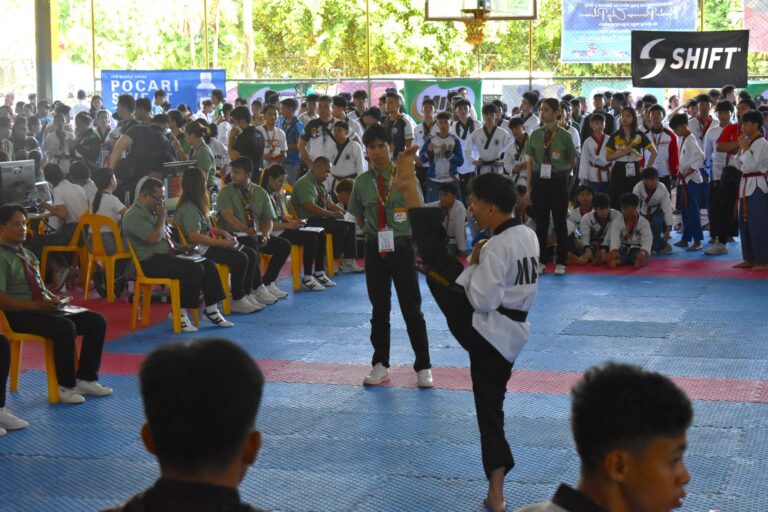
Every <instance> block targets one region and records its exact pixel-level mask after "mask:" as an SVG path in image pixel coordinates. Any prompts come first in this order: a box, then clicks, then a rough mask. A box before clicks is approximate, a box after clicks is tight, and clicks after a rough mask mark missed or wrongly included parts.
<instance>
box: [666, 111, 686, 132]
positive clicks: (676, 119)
mask: <svg viewBox="0 0 768 512" xmlns="http://www.w3.org/2000/svg"><path fill="white" fill-rule="evenodd" d="M687 124H688V115H687V114H683V113H680V114H675V115H673V116H672V119H670V120H669V127H670V128H671V129H672V130H675V129H676V128H677V127H678V126H682V125H687Z"/></svg>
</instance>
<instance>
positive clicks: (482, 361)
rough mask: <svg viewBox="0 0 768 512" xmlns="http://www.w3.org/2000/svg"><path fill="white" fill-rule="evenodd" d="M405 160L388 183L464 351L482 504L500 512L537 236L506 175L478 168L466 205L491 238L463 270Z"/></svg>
mask: <svg viewBox="0 0 768 512" xmlns="http://www.w3.org/2000/svg"><path fill="white" fill-rule="evenodd" d="M411 151H413V150H411ZM411 154H412V153H411ZM401 155H402V157H407V156H408V153H407V152H406V153H405V154H401ZM405 160H406V159H405V158H400V159H398V172H397V178H396V180H397V183H396V187H397V189H398V190H399V191H400V192H401V193H402V194H403V197H404V198H405V200H406V206H408V207H409V210H408V218H409V220H410V222H411V228H412V231H413V241H414V243H415V244H416V246H417V248H418V253H419V256H420V258H421V262H422V268H421V270H422V272H423V273H425V274H426V275H427V284H428V286H429V289H430V291H431V292H432V295H433V296H434V298H435V301H436V302H437V303H438V305H439V307H440V310H441V311H442V312H443V314H444V315H445V318H446V321H447V323H448V328H449V329H450V331H451V333H452V334H453V336H454V337H455V338H456V340H457V341H458V342H459V343H460V344H461V346H462V347H464V349H466V350H467V352H468V353H469V359H470V373H471V376H472V392H473V394H474V398H475V407H476V412H477V422H478V427H479V430H480V446H481V450H482V458H483V467H484V469H485V475H486V478H487V479H488V481H489V482H488V493H487V495H486V498H485V501H484V505H485V508H486V509H487V510H490V511H493V512H497V511H502V510H505V502H504V475H505V474H506V473H507V472H508V471H509V470H511V469H512V467H513V466H514V464H515V462H514V459H513V457H512V451H511V450H510V448H509V444H508V443H507V441H506V439H505V438H504V410H503V406H504V394H505V392H506V387H507V381H508V380H509V378H510V376H511V373H512V365H513V364H514V361H515V359H516V358H517V356H518V354H519V353H520V351H521V350H522V349H523V347H524V346H525V344H526V342H527V341H528V338H529V337H530V332H531V326H530V324H529V323H528V322H527V316H528V311H529V310H530V308H531V307H532V306H533V302H534V300H535V298H536V292H537V289H538V268H539V267H538V265H539V243H538V239H537V238H536V233H534V232H533V231H532V230H531V229H529V228H527V227H526V226H524V225H522V224H521V223H520V221H519V220H518V219H515V218H513V216H512V215H513V212H514V209H515V204H516V202H517V193H516V192H515V186H514V184H513V183H512V181H511V180H509V179H508V178H506V177H505V176H501V175H499V174H494V173H487V174H482V175H480V176H478V177H477V178H475V180H474V181H473V182H472V185H471V190H470V196H469V203H470V210H471V211H472V212H473V214H474V216H475V219H476V220H477V223H478V225H479V226H480V227H481V228H483V229H489V230H490V231H491V233H492V236H491V238H490V239H489V240H488V241H487V242H485V243H478V244H477V245H475V249H474V251H473V252H472V256H471V257H470V262H469V267H467V269H466V270H465V269H464V266H463V265H462V264H461V262H460V261H459V260H458V259H457V258H456V257H454V256H453V255H451V254H450V253H449V252H448V250H447V247H446V241H445V231H444V230H443V229H442V226H441V223H442V217H443V213H442V211H441V210H440V209H439V208H422V207H421V206H422V202H421V198H420V196H419V193H418V181H417V180H416V178H415V171H414V163H413V162H412V161H411V162H410V163H408V162H406V161H405Z"/></svg>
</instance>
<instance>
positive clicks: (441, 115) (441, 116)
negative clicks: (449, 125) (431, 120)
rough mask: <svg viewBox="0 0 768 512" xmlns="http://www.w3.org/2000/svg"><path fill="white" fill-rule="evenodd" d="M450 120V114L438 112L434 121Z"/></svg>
mask: <svg viewBox="0 0 768 512" xmlns="http://www.w3.org/2000/svg"><path fill="white" fill-rule="evenodd" d="M452 118H453V117H452V116H451V113H450V112H445V111H443V112H438V113H437V116H435V119H437V120H438V121H440V120H441V119H444V120H446V121H448V122H450V121H451V119H452Z"/></svg>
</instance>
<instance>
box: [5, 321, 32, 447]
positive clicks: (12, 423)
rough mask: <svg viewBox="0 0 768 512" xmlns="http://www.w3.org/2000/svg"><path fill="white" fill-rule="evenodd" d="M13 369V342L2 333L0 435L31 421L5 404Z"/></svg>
mask: <svg viewBox="0 0 768 512" xmlns="http://www.w3.org/2000/svg"><path fill="white" fill-rule="evenodd" d="M10 369H11V344H10V342H9V341H8V338H6V337H5V336H3V335H2V334H0V437H3V436H4V435H5V434H7V433H8V432H7V431H8V430H20V429H22V428H27V427H28V426H29V422H27V421H25V420H23V419H21V418H19V417H17V416H16V415H14V414H13V413H12V412H11V411H10V410H8V408H7V407H6V406H5V386H6V384H7V383H8V374H9V372H10Z"/></svg>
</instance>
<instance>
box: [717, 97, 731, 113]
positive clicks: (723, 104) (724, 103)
mask: <svg viewBox="0 0 768 512" xmlns="http://www.w3.org/2000/svg"><path fill="white" fill-rule="evenodd" d="M715 112H731V113H733V103H731V102H730V101H728V100H720V101H718V102H717V105H716V106H715Z"/></svg>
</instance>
